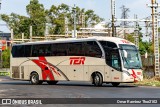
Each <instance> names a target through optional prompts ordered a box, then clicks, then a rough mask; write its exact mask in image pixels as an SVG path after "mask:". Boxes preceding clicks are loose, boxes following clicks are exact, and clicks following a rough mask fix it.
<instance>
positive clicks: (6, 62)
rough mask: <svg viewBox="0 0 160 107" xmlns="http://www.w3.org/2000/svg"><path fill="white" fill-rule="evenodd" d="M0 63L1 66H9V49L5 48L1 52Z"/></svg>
mask: <svg viewBox="0 0 160 107" xmlns="http://www.w3.org/2000/svg"><path fill="white" fill-rule="evenodd" d="M2 60H3V61H2V65H3V68H9V67H10V50H9V49H6V50H4V51H3V52H2Z"/></svg>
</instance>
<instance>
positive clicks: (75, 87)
mask: <svg viewBox="0 0 160 107" xmlns="http://www.w3.org/2000/svg"><path fill="white" fill-rule="evenodd" d="M0 98H160V88H158V87H146V86H135V85H131V84H121V85H120V86H119V87H112V85H110V84H103V86H102V87H95V86H93V85H92V84H90V83H88V82H64V81H63V82H58V84H57V85H48V84H47V83H44V84H43V85H31V84H30V83H29V82H28V81H17V80H11V79H10V78H8V77H2V76H1V77H0ZM23 106H24V105H23ZM25 106H26V105H25ZM27 106H33V105H27ZM35 106H37V107H43V106H44V105H43V106H42V105H34V107H35ZM45 106H49V107H53V105H45ZM54 106H56V107H70V106H71V107H75V104H74V105H73V104H65V105H62V104H54ZM76 106H78V107H90V106H92V107H97V106H98V107H108V106H109V107H127V106H130V107H132V106H134V107H135V106H140V107H143V106H144V107H159V106H160V105H159V104H141V105H137V104H131V105H128V104H120V105H119V104H110V105H106V104H92V105H90V104H76Z"/></svg>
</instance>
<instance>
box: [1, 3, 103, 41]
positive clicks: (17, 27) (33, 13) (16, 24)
mask: <svg viewBox="0 0 160 107" xmlns="http://www.w3.org/2000/svg"><path fill="white" fill-rule="evenodd" d="M74 10H76V19H77V30H79V29H80V28H81V27H82V21H81V16H82V14H84V15H85V26H86V27H88V26H90V25H91V26H93V25H95V24H97V23H99V22H101V21H103V19H102V18H100V17H99V16H98V15H96V14H95V13H94V11H93V10H87V11H85V9H81V8H79V7H78V6H77V7H76V8H75V9H74V8H71V7H70V6H68V5H66V4H63V3H62V4H60V5H58V6H55V5H52V6H51V8H50V9H48V10H45V8H44V6H43V4H40V3H39V1H38V0H32V1H30V3H29V4H28V5H27V6H26V12H27V14H28V16H21V15H18V14H16V13H11V14H10V15H6V14H2V15H1V18H2V20H3V21H5V22H6V23H7V25H8V27H9V29H13V30H14V34H15V36H17V37H18V38H19V37H21V33H24V34H25V37H26V38H29V28H30V26H32V29H33V30H32V31H33V32H32V34H33V36H43V35H44V32H45V27H46V23H51V25H52V26H51V27H50V28H49V33H50V34H64V33H65V17H67V18H68V27H69V30H70V31H71V30H72V29H73V23H74V20H73V13H74Z"/></svg>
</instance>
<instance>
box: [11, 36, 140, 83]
mask: <svg viewBox="0 0 160 107" xmlns="http://www.w3.org/2000/svg"><path fill="white" fill-rule="evenodd" d="M10 65H11V66H10V70H11V78H13V79H20V80H28V81H31V83H32V84H42V83H43V82H47V83H48V84H56V83H57V82H58V81H64V80H66V81H91V83H92V84H94V85H95V86H101V85H102V84H103V83H111V84H112V85H113V86H118V85H119V84H120V83H133V82H137V81H142V80H143V73H142V63H141V58H140V54H139V51H138V49H137V48H136V46H135V45H134V44H133V43H131V42H129V41H127V40H125V39H121V38H116V37H89V38H81V39H76V38H70V39H57V40H52V41H41V42H28V43H23V44H15V45H13V47H12V51H11V64H10Z"/></svg>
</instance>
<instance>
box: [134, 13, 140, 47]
mask: <svg viewBox="0 0 160 107" xmlns="http://www.w3.org/2000/svg"><path fill="white" fill-rule="evenodd" d="M134 18H135V19H137V15H134ZM134 26H135V30H134V43H135V45H136V46H137V48H138V49H139V28H138V21H135V22H134Z"/></svg>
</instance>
